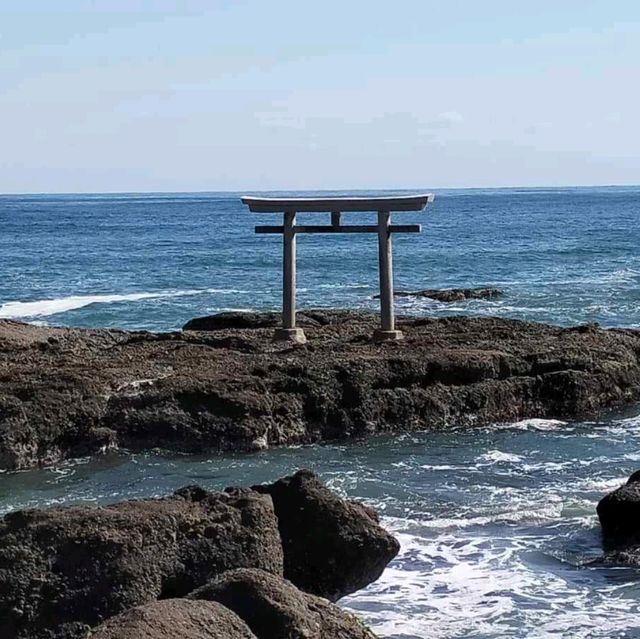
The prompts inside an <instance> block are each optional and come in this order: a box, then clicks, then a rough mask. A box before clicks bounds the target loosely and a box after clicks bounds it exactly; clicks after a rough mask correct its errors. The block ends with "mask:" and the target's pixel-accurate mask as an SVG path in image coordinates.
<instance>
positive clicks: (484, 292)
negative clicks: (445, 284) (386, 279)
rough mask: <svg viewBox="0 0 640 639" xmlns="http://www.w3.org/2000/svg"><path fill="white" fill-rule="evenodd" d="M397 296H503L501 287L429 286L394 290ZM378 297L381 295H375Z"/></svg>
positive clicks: (456, 299) (452, 299)
mask: <svg viewBox="0 0 640 639" xmlns="http://www.w3.org/2000/svg"><path fill="white" fill-rule="evenodd" d="M394 295H395V296H396V297H428V298H429V299H432V300H436V301H437V302H464V301H465V300H492V299H495V298H498V297H502V296H503V295H504V292H503V291H501V290H500V289H499V288H491V287H481V288H444V289H439V288H428V289H424V290H421V291H394ZM375 297H376V299H377V298H378V297H379V295H376V296H375Z"/></svg>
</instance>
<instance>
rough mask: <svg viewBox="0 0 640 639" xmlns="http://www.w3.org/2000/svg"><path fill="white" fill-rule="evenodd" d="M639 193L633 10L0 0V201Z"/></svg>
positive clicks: (544, 4)
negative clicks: (437, 191)
mask: <svg viewBox="0 0 640 639" xmlns="http://www.w3.org/2000/svg"><path fill="white" fill-rule="evenodd" d="M639 183H640V2H638V1H637V0H593V1H592V0H580V1H577V0H553V1H549V0H536V1H535V2H514V0H482V1H476V0H465V1H462V0H437V1H436V0H415V1H414V0H395V1H393V2H392V1H390V0H384V1H381V0H367V1H364V0H341V1H336V0H322V1H319V0H317V1H311V0H306V1H305V0H302V1H301V0H297V1H294V0H235V1H232V0H206V1H205V0H200V1H196V0H175V1H169V0H144V1H143V0H101V1H98V0H95V1H90V0H58V1H57V2H51V0H40V1H37V0H0V193H43V192H71V193H79V192H132V191H147V192H148V191H217V190H231V191H249V190H260V191H265V190H294V189H408V188H419V189H423V188H424V189H430V188H444V187H493V186H545V185H548V186H560V185H591V184H598V185H601V184H639Z"/></svg>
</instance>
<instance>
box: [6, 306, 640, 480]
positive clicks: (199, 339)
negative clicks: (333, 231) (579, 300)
mask: <svg viewBox="0 0 640 639" xmlns="http://www.w3.org/2000/svg"><path fill="white" fill-rule="evenodd" d="M302 315H304V317H307V318H309V321H311V320H312V321H313V322H314V323H315V324H314V325H310V326H309V327H308V328H305V331H306V333H307V338H308V342H307V344H306V345H303V346H301V345H298V346H295V347H291V346H290V345H282V344H274V343H273V342H272V340H271V337H272V329H271V328H246V329H240V328H233V329H231V328H229V329H220V330H214V331H209V332H206V331H184V332H182V333H180V332H176V333H160V334H153V333H147V332H125V331H113V330H83V329H63V328H46V327H37V326H31V325H27V324H21V323H19V322H11V321H0V380H1V383H0V469H21V468H29V467H32V466H36V465H46V464H51V463H55V462H57V461H59V460H61V459H64V458H66V457H71V456H77V455H87V454H91V453H99V452H100V451H102V450H105V449H108V448H113V447H117V446H120V447H128V448H131V449H135V450H143V449H151V448H156V447H164V448H169V449H171V450H181V451H185V452H189V451H197V452H199V453H201V452H202V451H206V450H213V451H229V450H232V451H245V450H255V449H257V448H259V449H264V448H266V447H273V446H281V445H293V444H304V443H311V442H316V441H322V440H332V439H337V438H349V437H362V436H364V435H368V434H371V433H376V432H389V431H402V430H408V429H411V430H418V429H428V428H438V429H442V428H446V427H448V426H449V425H455V426H457V427H459V426H476V425H481V424H486V423H490V422H500V421H512V420H519V419H525V418H536V417H539V418H558V419H566V418H574V417H579V416H584V415H590V414H593V413H594V412H596V411H598V410H599V409H601V408H604V407H608V406H615V405H620V404H623V403H625V402H631V401H634V400H637V399H640V332H639V331H634V330H630V329H627V330H603V329H601V328H599V327H596V326H590V327H580V328H578V329H564V328H560V327H555V326H547V325H544V324H535V323H530V322H520V321H516V320H506V319H494V318H464V317H451V318H442V319H425V318H413V319H409V318H401V319H400V320H399V322H398V324H399V328H401V329H402V331H403V332H404V335H405V339H404V340H402V341H400V342H395V343H387V344H376V343H374V342H373V341H372V339H371V335H372V332H373V329H374V328H375V327H376V326H377V325H378V318H377V316H376V315H375V314H371V313H360V312H357V311H349V312H345V313H343V312H340V311H305V312H304V313H303V314H302ZM225 321H227V320H225Z"/></svg>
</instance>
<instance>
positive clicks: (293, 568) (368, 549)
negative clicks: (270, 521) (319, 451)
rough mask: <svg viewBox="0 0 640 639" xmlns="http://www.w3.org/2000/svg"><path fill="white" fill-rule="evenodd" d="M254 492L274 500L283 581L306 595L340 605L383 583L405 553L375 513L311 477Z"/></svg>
mask: <svg viewBox="0 0 640 639" xmlns="http://www.w3.org/2000/svg"><path fill="white" fill-rule="evenodd" d="M254 490H257V491H260V492H264V493H268V494H269V495H271V498H272V499H273V505H274V508H275V512H276V515H277V517H278V526H279V528H280V535H281V537H282V547H283V551H284V576H285V578H287V579H289V580H290V581H292V582H293V583H294V584H295V585H296V586H297V587H298V588H300V589H301V590H304V591H305V592H308V593H312V594H315V595H319V596H321V597H324V598H326V599H329V600H330V601H336V600H337V599H339V598H340V597H343V596H344V595H347V594H349V593H352V592H355V591H356V590H360V589H361V588H364V587H365V586H366V585H368V584H370V583H371V582H373V581H375V580H376V579H378V577H379V576H380V575H381V574H382V571H383V570H384V568H385V567H386V565H387V564H388V563H389V562H390V561H391V560H392V559H393V558H394V557H395V556H396V555H397V554H398V551H399V550H400V546H399V544H398V542H397V540H396V539H395V538H394V537H392V536H391V535H390V534H389V533H387V532H386V531H385V530H384V529H383V528H382V527H381V526H380V525H379V520H378V516H377V514H376V513H375V511H374V510H373V509H371V508H368V507H367V506H365V505H364V504H361V503H358V502H354V501H346V500H343V499H340V497H338V496H337V495H336V494H335V493H333V492H332V491H330V490H329V489H328V488H327V487H326V486H325V485H324V484H323V483H322V482H321V481H320V480H319V479H318V478H317V477H316V476H315V475H314V474H313V473H312V472H310V471H306V470H303V471H299V472H297V473H296V474H295V475H293V476H292V477H286V478H284V479H280V480H278V481H277V482H275V483H273V484H269V485H261V486H254Z"/></svg>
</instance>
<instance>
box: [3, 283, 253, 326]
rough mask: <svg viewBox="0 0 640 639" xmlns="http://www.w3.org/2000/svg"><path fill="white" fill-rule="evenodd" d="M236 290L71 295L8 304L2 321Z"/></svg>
mask: <svg viewBox="0 0 640 639" xmlns="http://www.w3.org/2000/svg"><path fill="white" fill-rule="evenodd" d="M242 292H243V291H238V290H235V289H220V288H207V289H187V290H178V291H158V292H155V293H128V294H124V295H117V294H113V295H70V296H69V297H60V298H57V299H52V300H35V301H33V302H6V303H5V304H3V305H2V306H0V318H1V319H20V318H26V317H47V316H49V315H56V314H58V313H66V312H67V311H74V310H76V309H79V308H84V307H85V306H90V305H92V304H113V303H116V302H139V301H142V300H153V299H162V298H167V297H186V296H190V295H202V294H206V293H220V294H233V293H242Z"/></svg>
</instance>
